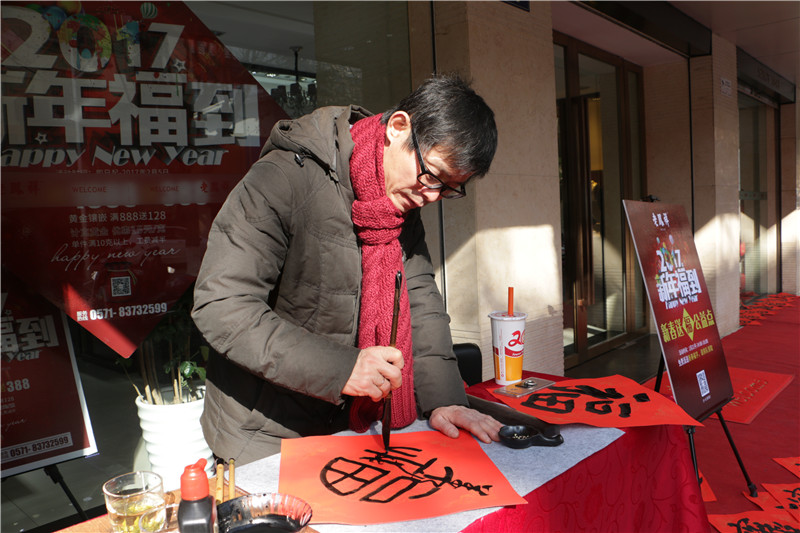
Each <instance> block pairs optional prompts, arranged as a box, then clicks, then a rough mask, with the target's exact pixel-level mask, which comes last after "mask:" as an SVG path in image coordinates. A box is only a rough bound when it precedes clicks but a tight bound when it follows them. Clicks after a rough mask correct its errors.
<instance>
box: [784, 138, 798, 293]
mask: <svg viewBox="0 0 800 533" xmlns="http://www.w3.org/2000/svg"><path fill="white" fill-rule="evenodd" d="M798 144H800V143H798ZM781 256H782V261H781V270H782V274H783V277H782V280H781V281H782V286H781V289H782V290H783V291H784V292H790V293H792V294H800V268H798V259H799V258H800V210H798V209H795V210H794V211H792V212H791V213H789V214H788V215H786V216H785V217H783V220H781Z"/></svg>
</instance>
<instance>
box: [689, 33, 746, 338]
mask: <svg viewBox="0 0 800 533" xmlns="http://www.w3.org/2000/svg"><path fill="white" fill-rule="evenodd" d="M690 75H691V80H690V85H691V106H692V144H693V150H692V158H693V169H694V190H693V193H694V198H695V202H694V228H695V244H696V246H697V252H698V255H699V257H700V263H701V265H702V266H703V274H704V276H705V280H706V286H707V287H708V291H709V296H710V297H711V304H712V306H713V309H714V314H715V317H716V323H717V328H718V329H719V332H720V335H723V336H724V335H727V334H728V333H731V332H733V331H735V330H736V329H737V328H738V326H739V157H738V153H739V107H738V99H737V83H736V47H735V46H734V45H733V44H732V43H730V42H728V41H725V40H724V39H722V38H721V37H719V36H717V35H713V36H712V53H711V55H710V56H703V57H697V58H692V59H690ZM723 81H728V82H730V85H731V90H730V91H725V90H723V89H722V86H723V85H722V82H723Z"/></svg>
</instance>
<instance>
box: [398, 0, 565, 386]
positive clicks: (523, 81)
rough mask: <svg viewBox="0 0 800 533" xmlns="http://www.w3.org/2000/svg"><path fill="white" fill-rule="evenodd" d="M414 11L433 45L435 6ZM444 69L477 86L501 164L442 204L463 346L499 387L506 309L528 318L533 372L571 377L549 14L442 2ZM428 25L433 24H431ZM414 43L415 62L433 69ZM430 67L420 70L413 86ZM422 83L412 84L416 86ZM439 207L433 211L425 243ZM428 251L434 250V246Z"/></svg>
mask: <svg viewBox="0 0 800 533" xmlns="http://www.w3.org/2000/svg"><path fill="white" fill-rule="evenodd" d="M415 4H416V3H413V2H412V3H410V4H409V9H410V11H411V17H410V18H411V20H412V29H411V34H412V35H415V36H416V35H422V34H424V31H425V30H424V29H423V28H419V27H416V26H415V24H414V22H413V21H418V20H419V21H421V22H423V23H424V20H425V17H424V15H423V13H422V12H421V11H415V10H416V9H420V10H421V9H427V10H429V9H430V7H429V4H427V3H426V4H422V5H421V6H417V5H415ZM433 5H434V15H435V27H436V65H437V67H438V71H439V72H458V73H460V74H461V75H463V76H465V77H467V78H469V79H471V80H472V81H473V87H474V88H475V89H476V91H477V92H478V93H480V94H481V95H482V96H483V97H484V98H485V99H486V101H487V103H488V104H489V105H490V106H491V107H492V109H493V110H494V112H495V119H496V121H497V126H498V132H499V146H498V150H497V155H496V156H495V159H494V163H493V164H492V168H491V170H490V172H489V174H488V175H487V176H486V177H484V178H483V179H480V180H476V181H474V182H473V183H471V184H470V185H469V186H468V187H467V197H466V198H465V199H462V200H458V201H456V202H448V201H444V202H443V203H442V206H443V207H442V209H443V215H444V216H443V218H444V228H443V235H444V249H445V257H446V262H445V278H446V279H445V281H446V292H447V303H448V312H449V313H450V316H451V318H452V323H451V327H452V332H453V339H454V342H474V343H476V344H478V345H479V346H480V348H481V351H482V353H483V376H484V378H489V377H491V376H492V375H493V362H492V358H491V354H492V349H491V330H490V323H489V318H488V316H487V315H488V314H489V313H490V312H491V311H493V310H497V309H505V308H506V306H507V294H508V287H509V286H513V287H514V289H515V306H514V307H515V310H517V311H523V312H526V313H528V318H527V322H526V334H525V336H526V342H525V355H524V357H525V359H524V365H523V366H524V368H525V369H528V370H535V371H540V372H546V373H551V374H557V375H562V374H563V371H564V359H563V347H562V345H563V337H562V327H563V326H562V324H563V319H562V308H561V255H560V249H561V242H560V235H561V230H560V197H559V188H558V146H557V139H556V130H557V122H556V107H555V105H556V101H555V100H556V99H555V79H554V66H553V39H552V24H551V19H550V5H549V3H545V2H532V3H531V6H530V12H526V11H523V10H520V9H518V8H516V7H513V6H511V5H508V4H504V3H500V2H435V3H434V4H433ZM428 24H430V19H429V18H428ZM429 43H430V41H427V42H426V41H424V40H422V41H417V40H416V39H412V62H413V61H419V63H420V64H422V65H424V64H425V61H426V59H428V58H426V57H425V54H424V53H419V54H416V53H415V50H414V49H415V47H416V46H422V47H424V46H429ZM423 71H424V66H412V73H414V75H415V76H416V75H417V73H418V72H423ZM416 82H418V80H417V79H416V78H415V83H416ZM437 209H438V208H437V207H436V206H431V207H427V208H425V210H426V212H425V213H424V215H425V217H426V226H427V227H428V233H429V234H430V233H432V232H433V228H435V227H438V211H437ZM428 242H429V245H430V246H431V247H432V248H433V247H435V246H436V245H435V244H432V242H431V240H430V239H429V241H428Z"/></svg>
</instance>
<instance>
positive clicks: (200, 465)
mask: <svg viewBox="0 0 800 533" xmlns="http://www.w3.org/2000/svg"><path fill="white" fill-rule="evenodd" d="M205 467H206V460H205V459H200V460H199V461H197V462H196V463H195V464H193V465H189V466H187V467H186V468H185V469H184V470H183V474H182V475H181V503H180V505H178V530H179V531H180V533H214V532H215V531H216V529H217V506H216V505H215V504H214V497H213V496H211V495H210V494H209V492H210V491H209V488H208V475H207V474H206V472H205Z"/></svg>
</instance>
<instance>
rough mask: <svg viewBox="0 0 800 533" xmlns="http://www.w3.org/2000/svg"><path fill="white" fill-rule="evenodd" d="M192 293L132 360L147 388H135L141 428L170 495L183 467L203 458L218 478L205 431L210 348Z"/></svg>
mask: <svg viewBox="0 0 800 533" xmlns="http://www.w3.org/2000/svg"><path fill="white" fill-rule="evenodd" d="M192 294H193V286H192V287H189V289H188V290H187V291H186V292H185V293H184V294H183V296H181V298H180V299H179V300H178V301H177V302H176V303H175V305H174V306H173V307H172V308H171V309H170V310H169V311H168V312H167V314H166V316H164V318H163V319H162V320H161V322H159V324H158V325H157V326H156V327H155V328H154V329H153V331H152V332H151V333H150V334H149V335H148V336H147V338H146V339H145V340H144V341H143V342H142V344H141V346H140V347H139V349H138V350H137V351H136V353H135V354H134V357H131V359H130V360H128V366H133V361H132V360H133V359H136V360H138V369H139V373H140V375H141V379H142V383H143V385H142V388H141V389H140V388H139V386H137V385H136V383H134V381H133V380H132V379H131V384H132V385H133V387H134V389H135V390H136V394H137V397H136V409H137V413H138V415H139V425H140V426H141V428H142V438H143V440H144V444H145V448H146V450H147V456H148V459H149V461H150V469H151V470H152V471H154V472H156V473H158V474H160V475H161V477H162V478H163V479H164V488H165V489H166V490H174V489H177V488H178V487H179V486H180V475H181V473H182V472H183V469H184V467H185V466H186V465H189V464H193V463H195V462H197V460H198V459H199V458H201V457H204V458H205V459H206V461H207V463H206V464H207V467H206V468H207V473H208V474H209V475H213V465H214V457H213V454H212V452H211V450H210V449H209V447H208V444H207V443H206V441H205V438H204V437H203V431H202V429H201V427H200V415H201V414H202V413H203V401H202V400H203V398H204V395H205V368H204V366H203V364H204V363H205V362H206V361H208V351H209V347H208V345H207V344H205V342H204V341H203V339H202V336H201V335H200V334H199V332H198V331H197V328H196V327H195V325H194V321H193V320H192V318H191V316H190V311H191V307H192ZM127 373H128V369H127V368H126V374H127ZM130 377H131V376H130V374H128V378H129V379H130Z"/></svg>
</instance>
